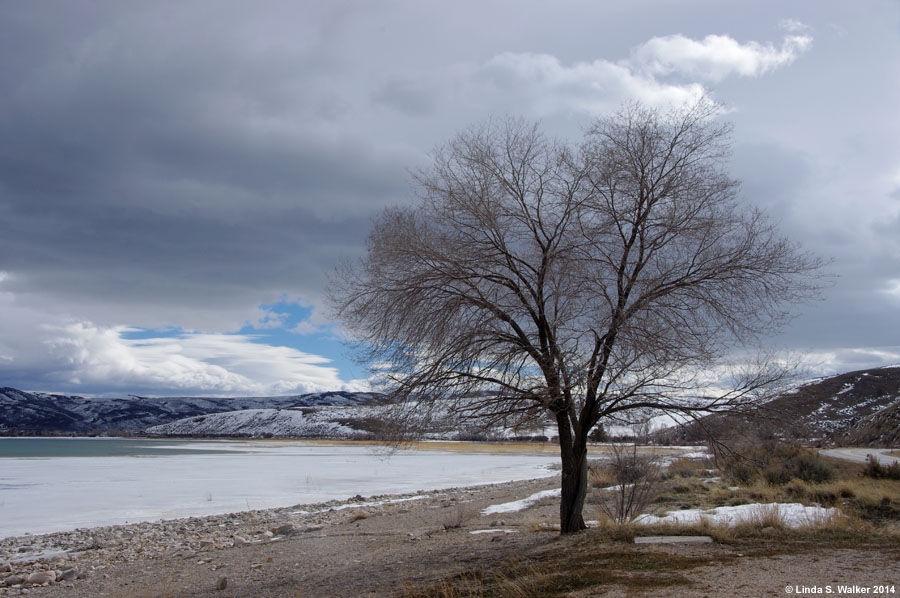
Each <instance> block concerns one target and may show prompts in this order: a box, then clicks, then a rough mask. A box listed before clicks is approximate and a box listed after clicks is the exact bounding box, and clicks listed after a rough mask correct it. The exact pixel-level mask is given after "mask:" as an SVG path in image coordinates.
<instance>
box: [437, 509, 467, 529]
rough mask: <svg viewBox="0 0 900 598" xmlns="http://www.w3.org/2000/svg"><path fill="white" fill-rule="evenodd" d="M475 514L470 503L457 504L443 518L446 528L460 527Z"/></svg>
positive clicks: (442, 523)
mask: <svg viewBox="0 0 900 598" xmlns="http://www.w3.org/2000/svg"><path fill="white" fill-rule="evenodd" d="M473 515H474V509H473V508H472V507H471V506H470V505H460V504H458V505H456V506H454V507H453V508H452V509H450V512H449V513H447V514H446V515H445V516H444V518H443V519H442V520H441V526H442V527H443V528H444V530H450V529H459V528H461V527H462V526H464V525H465V524H466V522H467V521H469V519H471V518H472V516H473Z"/></svg>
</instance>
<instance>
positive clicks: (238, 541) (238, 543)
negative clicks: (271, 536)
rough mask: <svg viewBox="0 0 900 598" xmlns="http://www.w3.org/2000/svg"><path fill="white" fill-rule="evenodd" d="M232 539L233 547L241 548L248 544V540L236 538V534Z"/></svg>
mask: <svg viewBox="0 0 900 598" xmlns="http://www.w3.org/2000/svg"><path fill="white" fill-rule="evenodd" d="M232 539H233V540H234V545H235V546H243V545H245V544H249V543H250V540H248V539H247V538H245V537H244V536H238V535H237V534H235V535H234V537H233V538H232Z"/></svg>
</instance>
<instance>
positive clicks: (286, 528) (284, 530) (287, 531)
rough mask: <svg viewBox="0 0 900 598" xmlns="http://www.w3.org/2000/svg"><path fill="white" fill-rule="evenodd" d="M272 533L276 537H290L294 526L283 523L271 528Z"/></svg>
mask: <svg viewBox="0 0 900 598" xmlns="http://www.w3.org/2000/svg"><path fill="white" fill-rule="evenodd" d="M272 531H273V532H275V535H276V536H290V535H291V534H293V533H294V526H293V525H291V524H290V523H285V524H284V525H279V526H278V527H276V528H273V529H272Z"/></svg>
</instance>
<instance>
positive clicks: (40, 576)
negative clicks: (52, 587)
mask: <svg viewBox="0 0 900 598" xmlns="http://www.w3.org/2000/svg"><path fill="white" fill-rule="evenodd" d="M55 581H56V571H37V572H35V573H32V574H31V575H29V576H28V577H26V578H25V583H27V584H31V585H34V586H39V585H41V584H45V583H53V582H55Z"/></svg>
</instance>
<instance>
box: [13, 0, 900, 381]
mask: <svg viewBox="0 0 900 598" xmlns="http://www.w3.org/2000/svg"><path fill="white" fill-rule="evenodd" d="M704 93H705V94H708V95H709V97H711V98H712V99H714V101H716V102H718V103H719V104H720V105H722V106H723V108H724V110H725V112H726V115H725V116H724V118H726V119H728V120H730V121H731V122H732V123H733V125H734V147H733V150H734V153H733V157H732V160H731V164H730V168H731V172H732V174H733V175H734V176H735V177H736V178H738V179H740V180H741V181H742V190H741V197H742V201H746V202H749V203H751V204H754V205H758V206H760V207H762V208H764V209H765V210H766V211H768V212H769V213H770V214H771V215H772V216H773V217H774V218H775V220H776V221H777V222H778V223H779V226H780V228H781V230H782V232H783V233H784V234H785V235H786V236H788V237H790V238H791V239H793V240H796V241H798V242H800V243H801V244H802V245H803V247H804V248H806V249H808V250H810V251H812V252H814V253H816V254H818V255H820V256H822V257H824V258H826V259H828V260H830V261H831V263H830V265H829V266H828V268H827V274H828V277H829V278H828V280H829V286H828V287H827V288H826V290H825V291H824V292H823V294H822V297H821V299H820V300H818V301H816V302H814V303H811V304H806V305H802V306H800V307H798V309H797V310H796V313H797V317H796V318H795V319H794V320H793V321H792V322H791V324H790V325H789V326H788V327H787V328H785V329H784V331H783V332H782V333H780V334H779V335H777V336H774V337H772V338H770V339H766V342H767V343H769V344H771V346H772V347H775V348H776V349H777V350H779V351H785V352H790V353H792V354H799V355H802V356H803V357H804V359H805V361H806V364H807V365H808V367H809V370H810V372H812V373H816V374H821V375H825V374H830V373H837V372H843V371H849V370H853V369H861V368H866V367H875V366H882V365H889V364H896V363H900V336H898V333H900V112H898V106H900V2H898V1H897V0H890V1H888V0H871V1H868V0H864V1H862V2H846V1H844V0H835V1H827V0H792V1H788V2H785V1H784V0H762V1H759V2H754V3H752V4H750V3H738V2H723V1H721V0H702V1H701V0H697V1H695V0H681V1H679V2H671V0H637V1H633V2H627V3H626V2H595V1H583V2H576V1H566V0H560V1H557V2H537V1H532V0H481V1H479V2H467V1H458V2H454V3H448V2H440V3H439V2H427V1H420V0H415V1H413V0H409V1H400V0H396V1H394V0H384V1H380V2H369V1H365V0H357V1H352V0H351V1H335V0H330V1H322V2H317V1H312V0H305V1H304V2H279V1H269V0H260V1H256V2H252V3H250V2H239V1H229V0H197V1H184V0H179V1H172V2H170V1H165V0H161V1H158V2H127V1H122V0H109V1H91V0H84V1H82V2H67V1H64V0H55V1H54V0H50V1H46V2H22V1H18V0H0V139H2V140H3V143H2V144H0V386H12V387H15V388H20V389H25V390H42V391H54V392H64V393H71V394H82V395H97V396H118V395H123V394H128V393H135V394H143V395H221V396H225V395H256V396H261V395H263V396H264V395H282V394H295V393H303V392H314V391H319V390H340V389H344V390H363V389H366V388H367V387H368V382H367V378H368V373H367V370H366V369H365V368H364V367H363V365H361V364H358V363H356V362H355V361H354V360H353V355H352V353H351V352H350V350H349V349H348V348H347V347H346V346H345V345H344V343H342V340H341V339H342V338H343V334H342V330H341V328H340V323H339V322H333V321H330V320H329V318H328V315H327V314H328V312H327V309H326V304H325V302H324V294H325V289H326V286H327V279H328V275H329V273H330V272H331V271H332V270H333V268H334V266H335V265H336V264H337V263H338V262H339V260H341V259H355V258H358V257H360V256H362V255H363V254H364V252H365V243H366V237H367V235H368V232H369V229H370V226H371V223H372V221H373V218H374V217H375V216H376V215H377V214H378V213H379V212H380V211H381V210H383V209H384V208H385V207H386V206H390V205H396V204H403V203H406V202H409V201H411V200H412V189H411V184H410V176H409V172H410V170H412V169H416V168H418V167H421V166H423V165H426V164H428V160H429V155H430V152H431V151H432V150H433V149H434V148H435V147H436V146H437V145H439V144H440V143H442V142H444V141H447V140H448V139H449V138H450V137H452V136H453V135H454V133H456V132H458V131H460V130H462V129H465V128H467V127H469V126H471V125H474V124H477V123H479V122H483V121H484V120H486V119H487V118H490V117H492V116H503V115H520V116H523V117H525V118H527V119H534V120H539V121H540V122H541V124H542V127H543V129H544V130H545V131H546V132H547V133H548V134H551V135H554V136H558V137H561V138H564V139H569V140H572V141H576V140H577V139H578V138H579V137H580V135H581V132H582V131H583V130H584V129H585V128H586V127H588V126H589V125H590V124H591V122H593V121H594V120H595V119H597V118H599V117H602V116H604V115H608V114H610V113H611V112H613V111H615V110H616V109H617V108H618V107H619V106H620V105H621V104H622V103H623V102H625V101H629V100H638V101H640V102H643V103H645V104H647V105H650V106H665V105H670V104H673V103H676V104H677V103H680V102H684V101H690V100H691V99H692V98H696V97H697V96H698V95H699V94H704Z"/></svg>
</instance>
